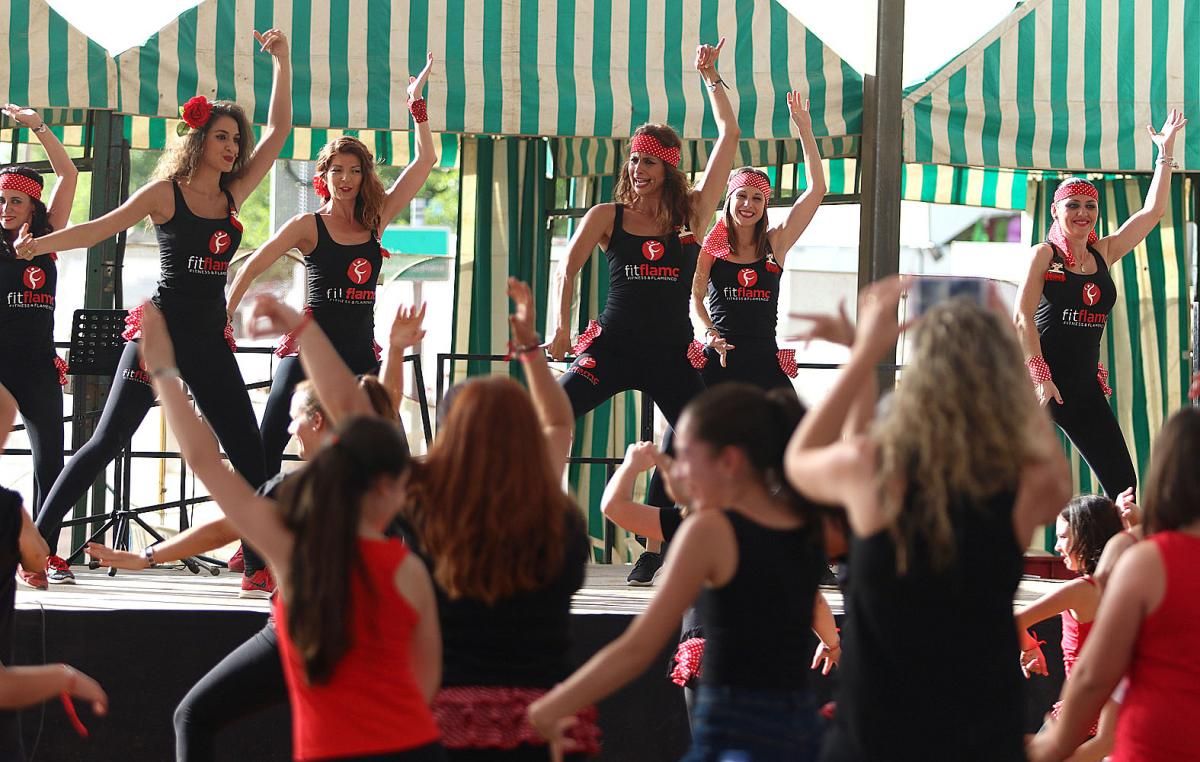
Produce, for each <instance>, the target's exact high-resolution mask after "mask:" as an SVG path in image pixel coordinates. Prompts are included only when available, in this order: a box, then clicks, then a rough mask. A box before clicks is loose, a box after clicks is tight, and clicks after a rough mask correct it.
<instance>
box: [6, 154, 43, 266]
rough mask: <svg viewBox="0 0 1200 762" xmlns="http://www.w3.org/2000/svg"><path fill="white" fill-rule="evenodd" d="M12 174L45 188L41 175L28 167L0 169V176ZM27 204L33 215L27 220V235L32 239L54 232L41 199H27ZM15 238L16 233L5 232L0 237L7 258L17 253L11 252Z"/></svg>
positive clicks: (11, 231)
mask: <svg viewBox="0 0 1200 762" xmlns="http://www.w3.org/2000/svg"><path fill="white" fill-rule="evenodd" d="M3 174H14V175H20V176H21V177H27V178H29V179H30V180H33V181H34V182H35V183H37V184H38V186H40V187H42V188H43V189H44V188H45V183H44V182H43V180H42V173H41V172H37V171H35V170H33V169H30V168H29V167H23V166H12V167H4V168H3V169H0V175H3ZM29 203H30V204H32V205H33V215H32V216H31V217H30V218H29V233H30V235H32V236H33V237H34V238H39V237H41V236H44V235H47V234H49V233H53V232H54V226H52V225H51V224H50V212H49V210H47V209H46V204H45V202H44V201H42V200H41V199H37V198H34V197H33V196H30V197H29ZM16 238H17V231H15V230H5V231H4V235H3V236H0V246H3V251H4V254H5V255H7V256H9V257H15V256H16V255H17V252H16V251H14V250H13V241H15V240H16Z"/></svg>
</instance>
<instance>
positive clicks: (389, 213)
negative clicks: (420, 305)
mask: <svg viewBox="0 0 1200 762" xmlns="http://www.w3.org/2000/svg"><path fill="white" fill-rule="evenodd" d="M432 69H433V53H428V54H427V55H426V57H425V68H424V69H422V70H421V73H420V74H418V75H417V76H415V77H409V78H408V107H409V110H410V111H412V112H413V122H414V123H415V124H416V132H417V152H416V154H415V155H414V156H413V158H412V161H411V162H409V164H408V166H407V167H405V168H404V171H403V172H401V173H400V176H399V177H397V178H396V182H394V183H392V187H391V188H388V190H387V195H386V197H385V198H384V201H383V213H382V214H380V216H379V230H377V231H376V233H377V234H378V235H380V236H382V235H383V229H384V228H386V227H387V226H388V223H389V222H391V221H392V220H394V219H396V216H397V215H399V214H400V212H401V210H403V209H404V207H406V206H408V204H409V202H410V201H412V200H413V197H414V196H416V195H417V191H419V190H421V186H422V185H424V184H425V180H427V179H428V178H429V173H430V171H432V170H433V168H434V167H435V166H437V150H436V149H435V148H434V143H433V131H432V130H431V129H430V128H429V119H428V117H427V116H426V115H425V99H424V98H423V97H422V96H421V92H422V91H423V90H424V89H425V83H426V82H428V81H429V72H430V71H431V70H432ZM418 102H419V103H418Z"/></svg>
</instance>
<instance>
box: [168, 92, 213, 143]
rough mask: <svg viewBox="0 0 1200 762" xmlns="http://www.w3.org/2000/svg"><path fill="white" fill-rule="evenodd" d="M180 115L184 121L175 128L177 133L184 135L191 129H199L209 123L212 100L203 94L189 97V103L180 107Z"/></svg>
mask: <svg viewBox="0 0 1200 762" xmlns="http://www.w3.org/2000/svg"><path fill="white" fill-rule="evenodd" d="M179 117H180V119H182V120H183V121H182V122H180V123H179V124H178V126H176V128H175V132H176V133H177V134H179V135H181V136H182V135H185V134H187V131H188V130H189V129H193V130H198V129H200V128H201V127H203V126H204V125H206V124H208V120H209V119H210V118H211V117H212V102H211V101H209V100H208V98H205V97H204V96H203V95H197V96H195V97H193V98H189V99H188V102H187V103H185V104H183V105H182V106H180V107H179Z"/></svg>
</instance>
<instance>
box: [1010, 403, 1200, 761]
mask: <svg viewBox="0 0 1200 762" xmlns="http://www.w3.org/2000/svg"><path fill="white" fill-rule="evenodd" d="M1197 462H1200V410H1197V409H1196V408H1184V409H1183V410H1180V411H1179V412H1177V413H1175V415H1173V416H1171V418H1170V419H1169V420H1168V421H1167V423H1166V425H1164V426H1163V429H1162V431H1161V432H1160V433H1159V435H1158V438H1157V440H1156V441H1155V445H1154V449H1153V451H1152V455H1151V464H1150V474H1149V478H1147V479H1146V482H1145V496H1144V497H1145V502H1144V506H1143V507H1144V509H1145V531H1146V537H1147V539H1146V540H1144V541H1142V542H1139V543H1138V544H1137V545H1135V546H1134V547H1132V548H1130V549H1129V550H1127V551H1126V552H1125V553H1124V554H1123V555H1122V556H1121V559H1120V560H1119V561H1118V562H1117V565H1116V568H1115V569H1114V570H1113V572H1112V576H1111V577H1110V578H1109V580H1108V584H1107V586H1106V587H1105V590H1104V597H1103V599H1102V600H1101V602H1100V610H1099V611H1098V612H1097V614H1096V621H1095V623H1094V624H1093V626H1092V632H1091V635H1090V636H1089V638H1088V645H1087V647H1086V648H1085V649H1084V650H1083V654H1082V655H1081V656H1080V657H1079V661H1078V662H1076V663H1075V669H1074V670H1073V671H1072V673H1071V679H1070V680H1069V681H1067V684H1066V686H1065V688H1064V691H1063V711H1062V713H1061V714H1060V716H1059V718H1058V721H1057V722H1054V723H1052V724H1051V725H1050V727H1049V728H1048V729H1047V730H1046V732H1044V733H1041V734H1040V735H1038V736H1037V738H1036V739H1034V741H1033V742H1032V743H1031V744H1030V746H1029V749H1028V751H1029V758H1030V759H1031V760H1033V762H1043V761H1044V760H1061V759H1065V758H1067V757H1068V756H1069V755H1070V754H1071V752H1072V751H1073V750H1074V749H1075V747H1076V746H1078V745H1079V743H1080V742H1082V741H1083V740H1084V738H1085V737H1086V735H1087V731H1088V727H1089V725H1090V723H1091V718H1093V717H1095V715H1096V713H1097V712H1098V711H1099V710H1100V707H1101V706H1103V705H1104V703H1105V701H1107V700H1108V697H1109V696H1110V695H1111V694H1112V693H1113V689H1114V688H1116V686H1117V683H1118V682H1119V681H1120V680H1121V678H1122V676H1127V677H1128V681H1129V684H1128V689H1127V690H1126V692H1125V695H1124V698H1123V699H1122V700H1121V713H1120V716H1119V717H1118V719H1117V740H1116V746H1115V747H1114V749H1113V754H1112V757H1111V759H1112V760H1113V761H1114V762H1134V760H1137V762H1144V761H1146V760H1149V761H1150V762H1157V760H1172V762H1175V760H1195V759H1200V752H1198V750H1200V735H1198V732H1197V724H1196V722H1195V720H1196V718H1200V471H1198V470H1197V469H1196V463H1197Z"/></svg>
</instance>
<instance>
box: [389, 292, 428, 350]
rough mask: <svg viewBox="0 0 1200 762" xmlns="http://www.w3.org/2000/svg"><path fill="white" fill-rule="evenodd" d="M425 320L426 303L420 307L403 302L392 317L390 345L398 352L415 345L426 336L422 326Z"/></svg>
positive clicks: (422, 303)
mask: <svg viewBox="0 0 1200 762" xmlns="http://www.w3.org/2000/svg"><path fill="white" fill-rule="evenodd" d="M424 320H425V303H424V302H421V306H420V307H413V306H410V305H405V304H402V305H400V308H399V309H398V310H396V317H395V318H393V319H392V330H391V331H390V332H389V333H388V345H389V346H390V347H391V348H392V349H393V350H395V351H397V352H403V351H404V350H406V349H408V348H409V347H414V346H416V345H417V344H419V343H420V341H421V339H423V338H425V329H424V328H422V327H421V324H422V322H424Z"/></svg>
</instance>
